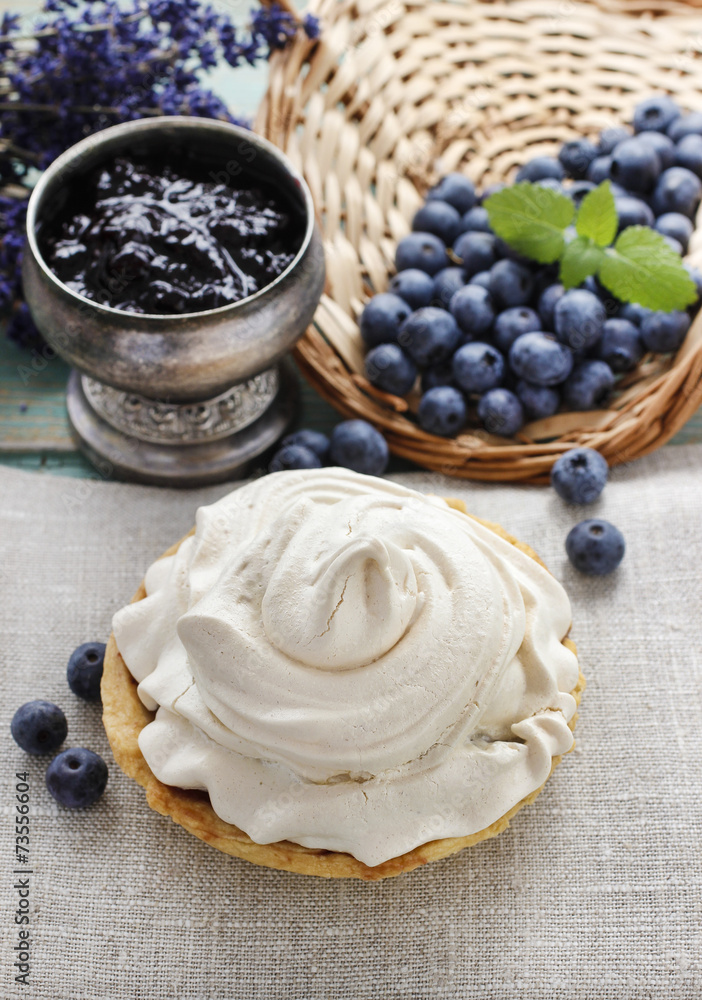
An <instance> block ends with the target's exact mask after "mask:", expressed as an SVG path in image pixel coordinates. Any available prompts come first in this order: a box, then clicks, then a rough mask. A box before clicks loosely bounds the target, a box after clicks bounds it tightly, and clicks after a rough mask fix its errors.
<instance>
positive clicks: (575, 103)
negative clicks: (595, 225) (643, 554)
mask: <svg viewBox="0 0 702 1000" xmlns="http://www.w3.org/2000/svg"><path fill="white" fill-rule="evenodd" d="M693 6H695V5H693V4H690V3H680V2H666V0H658V2H656V0H649V2H646V0H640V2H637V0H608V2H604V0H602V2H600V3H597V4H596V3H591V2H576V0H514V2H506V3H505V2H503V3H489V2H476V0H474V2H462V3H452V2H448V0H439V2H426V0H314V2H313V5H312V7H311V8H310V9H311V11H312V12H313V13H315V14H317V15H318V16H319V17H320V19H321V21H322V40H321V41H320V42H319V43H316V44H315V43H310V42H308V41H307V40H305V39H300V40H298V41H297V42H296V43H295V44H294V45H293V46H292V47H291V48H289V49H288V50H286V51H285V52H284V53H281V54H279V55H278V56H277V57H275V58H274V59H273V61H272V64H271V73H270V82H269V87H268V92H267V94H266V96H265V98H264V100H263V103H262V105H261V108H260V110H259V116H258V120H257V128H258V130H259V131H261V132H262V133H263V134H265V135H266V136H268V138H270V139H272V141H273V142H275V143H276V144H277V145H279V146H280V147H281V148H282V149H284V150H285V151H286V152H287V154H288V155H289V156H290V157H291V158H292V160H293V161H294V162H295V163H296V164H297V165H298V166H299V168H300V169H301V170H302V172H303V173H304V175H305V177H306V179H307V181H308V183H309V185H310V188H311V190H312V194H313V197H314V199H315V203H316V205H317V208H318V212H319V220H320V224H321V227H322V230H323V234H324V240H325V252H326V262H327V271H328V283H327V289H326V294H325V295H324V297H323V299H322V302H321V304H320V307H319V309H318V311H317V314H316V316H315V320H314V325H313V326H311V327H310V328H309V330H308V331H307V333H306V334H305V336H304V337H303V338H302V340H301V341H300V342H299V345H298V347H297V349H296V358H297V361H298V364H299V366H300V368H301V370H302V372H303V374H304V375H305V376H306V377H307V379H308V380H309V381H310V382H311V383H312V385H313V386H314V387H315V388H316V389H317V390H318V391H319V392H320V393H321V395H322V396H324V397H325V398H326V399H328V400H329V401H330V402H331V403H332V405H333V406H335V407H336V408H337V409H338V410H339V411H340V412H341V413H343V414H345V415H346V416H349V417H363V418H365V419H367V420H370V421H371V422H372V423H374V424H375V425H376V426H377V427H378V428H379V429H380V430H382V432H383V433H384V434H385V436H386V438H387V441H388V444H389V445H390V448H391V450H392V451H393V452H394V453H395V454H397V455H401V456H404V457H406V458H409V459H412V460H414V461H415V462H417V463H419V464H420V465H423V466H425V467H428V468H431V469H434V470H437V471H440V472H444V473H448V474H450V475H456V476H463V477H467V478H474V479H509V480H521V481H531V482H540V481H541V482H543V481H544V480H545V479H546V478H547V476H548V471H549V469H550V466H551V464H552V463H553V461H554V460H555V459H556V458H557V457H558V455H559V454H561V453H562V452H563V451H565V450H567V449H568V448H571V447H573V446H574V445H576V444H583V445H589V446H591V447H593V448H597V449H598V450H599V451H600V452H601V453H602V454H603V455H604V456H605V457H606V459H607V461H608V462H609V463H610V464H611V465H615V464H617V463H620V462H627V461H631V460H632V459H635V458H638V457H639V456H641V455H645V454H647V453H648V452H650V451H652V450H653V449H655V448H657V447H659V446H660V445H662V444H664V443H665V442H666V441H667V440H668V439H669V438H670V437H671V436H672V435H673V434H674V433H675V432H676V431H677V430H678V429H679V428H680V427H681V426H682V425H683V424H684V423H685V421H686V420H687V419H688V418H689V417H690V416H691V414H692V413H693V412H694V410H695V409H696V408H697V406H698V405H699V404H700V402H702V313H700V315H699V316H698V318H697V320H696V321H695V322H694V323H693V325H692V327H691V329H690V332H689V334H688V336H687V339H686V341H685V343H684V345H683V346H682V348H681V349H680V351H679V352H678V354H677V355H676V356H675V357H674V358H670V357H661V356H655V357H654V356H647V357H646V358H645V359H644V361H643V362H642V363H641V365H640V366H639V368H638V369H637V370H636V371H635V372H633V373H631V374H630V375H629V376H627V377H626V378H625V379H623V380H622V382H621V383H620V385H619V391H618V392H617V394H616V398H615V399H614V401H613V402H612V404H611V406H610V408H609V409H607V410H600V411H595V412H587V413H559V414H557V415H556V416H553V417H550V418H548V419H546V420H539V421H536V422H533V423H531V424H529V425H527V426H525V427H524V428H523V430H522V431H521V432H520V434H519V435H518V437H517V438H515V439H509V440H508V439H505V438H499V437H495V436H492V435H489V434H487V433H484V432H482V431H478V430H476V431H472V430H471V431H466V432H465V433H463V434H461V435H460V436H459V437H457V438H456V439H444V438H439V437H435V436H433V435H430V434H427V433H425V432H424V431H422V430H421V428H420V427H419V426H418V424H417V423H416V420H415V419H414V417H413V410H415V409H416V404H417V401H418V399H414V400H413V399H412V398H411V397H410V398H409V399H400V398H398V397H395V396H391V395H388V394H386V393H383V392H380V391H378V390H376V389H374V388H373V387H372V386H371V385H370V384H369V383H368V382H367V380H366V379H365V378H364V376H363V349H362V342H361V339H360V334H359V330H358V326H357V322H356V319H357V317H358V315H359V313H360V311H361V309H362V308H363V305H364V304H365V303H366V302H367V301H368V299H369V297H370V296H371V295H372V294H373V293H374V292H378V291H382V290H383V289H385V288H386V287H387V282H388V276H389V275H391V274H392V273H393V258H394V251H395V246H396V244H397V241H398V240H399V239H400V238H401V237H403V236H404V235H405V234H406V233H407V232H409V229H410V221H411V218H412V216H413V214H414V212H415V211H416V209H417V208H418V207H419V205H420V204H421V201H422V196H423V194H424V193H425V192H426V190H427V188H428V187H429V186H430V185H431V184H432V183H434V182H435V181H436V180H437V179H438V177H439V176H440V175H441V174H443V173H446V172H448V171H450V170H455V169H461V170H464V171H465V173H466V174H468V175H469V176H470V177H471V178H472V180H473V181H475V182H476V184H477V185H478V186H479V187H482V186H484V185H487V184H490V183H493V182H495V181H498V180H504V179H511V178H512V176H513V174H514V171H515V168H516V166H517V165H518V164H520V163H522V162H524V161H525V160H527V159H529V158H530V157H532V156H534V155H537V154H540V153H545V154H553V153H554V152H555V151H556V150H557V149H558V147H559V145H560V143H562V142H563V141H564V140H567V139H570V138H573V137H575V136H579V135H590V134H594V133H596V132H597V131H599V130H600V129H601V128H603V127H606V126H610V125H614V124H621V123H624V122H626V121H628V120H630V118H631V113H632V109H633V107H634V105H635V104H636V103H637V101H639V100H640V99H641V98H643V97H645V96H648V95H650V94H651V93H656V92H662V91H666V92H668V93H671V94H672V95H673V96H674V97H675V98H676V99H678V101H679V102H680V104H681V105H682V106H683V107H685V108H687V109H690V110H702V55H701V53H702V22H701V21H700V16H699V13H697V11H695V10H693V9H692V7H693ZM688 259H691V260H692V262H693V263H696V264H697V263H699V262H702V233H695V236H694V237H693V241H692V244H691V250H690V254H689V257H688Z"/></svg>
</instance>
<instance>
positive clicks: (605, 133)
mask: <svg viewBox="0 0 702 1000" xmlns="http://www.w3.org/2000/svg"><path fill="white" fill-rule="evenodd" d="M630 138H631V132H630V131H629V130H628V129H626V128H624V127H623V126H619V125H618V126H616V127H615V128H606V129H603V130H602V132H600V141H599V142H598V144H597V151H598V153H599V154H600V156H609V154H610V153H611V152H612V151H613V149H614V148H615V146H618V145H619V143H620V142H624V140H625V139H630Z"/></svg>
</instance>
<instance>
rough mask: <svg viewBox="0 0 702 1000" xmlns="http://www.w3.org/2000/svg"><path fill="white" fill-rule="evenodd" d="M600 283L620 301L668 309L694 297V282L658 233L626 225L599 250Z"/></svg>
mask: <svg viewBox="0 0 702 1000" xmlns="http://www.w3.org/2000/svg"><path fill="white" fill-rule="evenodd" d="M603 254H604V258H603V260H602V264H601V266H600V270H599V278H600V281H601V282H602V284H603V285H604V286H605V287H606V288H608V289H609V291H610V292H612V294H613V295H616V297H617V298H618V299H621V300H622V301H624V302H638V303H639V304H640V305H642V306H645V307H646V308H647V309H655V310H660V311H661V312H672V310H674V309H684V308H685V307H686V306H689V305H692V303H693V302H695V301H696V300H697V292H696V289H695V283H694V282H693V280H692V278H691V277H690V275H689V274H688V273H687V271H686V270H685V268H684V267H683V265H682V262H681V260H680V258H679V257H678V255H677V254H676V253H675V251H674V250H672V249H671V248H670V247H669V246H668V244H667V243H666V242H665V240H664V239H663V237H662V236H661V235H660V233H656V232H654V231H653V230H652V229H648V228H647V227H646V226H629V228H628V229H625V230H624V231H623V232H622V233H620V235H619V237H618V239H617V242H616V243H615V244H614V246H613V247H609V248H608V249H607V250H604V251H603Z"/></svg>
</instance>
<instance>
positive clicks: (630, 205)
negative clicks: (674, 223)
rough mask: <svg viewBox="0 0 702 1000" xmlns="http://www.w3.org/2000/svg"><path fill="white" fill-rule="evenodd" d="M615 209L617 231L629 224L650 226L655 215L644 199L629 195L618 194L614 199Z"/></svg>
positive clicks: (627, 226)
mask: <svg viewBox="0 0 702 1000" xmlns="http://www.w3.org/2000/svg"><path fill="white" fill-rule="evenodd" d="M614 207H615V208H616V210H617V219H618V223H617V232H619V233H621V231H622V229H628V228H629V226H652V225H653V222H654V219H655V216H654V214H653V212H652V211H651V209H650V208H649V206H648V205H647V204H646V202H645V201H642V200H641V199H640V198H633V197H632V196H631V195H626V194H625V195H620V196H619V197H618V198H615V199H614Z"/></svg>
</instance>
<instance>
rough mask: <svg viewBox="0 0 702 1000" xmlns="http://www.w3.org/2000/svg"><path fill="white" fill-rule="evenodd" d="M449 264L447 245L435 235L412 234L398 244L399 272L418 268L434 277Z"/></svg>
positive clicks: (396, 252)
mask: <svg viewBox="0 0 702 1000" xmlns="http://www.w3.org/2000/svg"><path fill="white" fill-rule="evenodd" d="M448 263H449V260H448V257H447V256H446V245H445V244H444V242H443V240H440V239H439V237H438V236H434V234H433V233H410V234H409V236H405V237H404V239H401V240H400V242H399V243H398V244H397V250H396V251H395V267H396V268H397V270H398V271H404V270H405V269H406V268H412V269H415V268H416V269H417V270H418V271H426V273H427V274H431V275H434V274H436V272H437V271H440V270H441V268H442V267H448ZM371 301H372V300H371Z"/></svg>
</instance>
